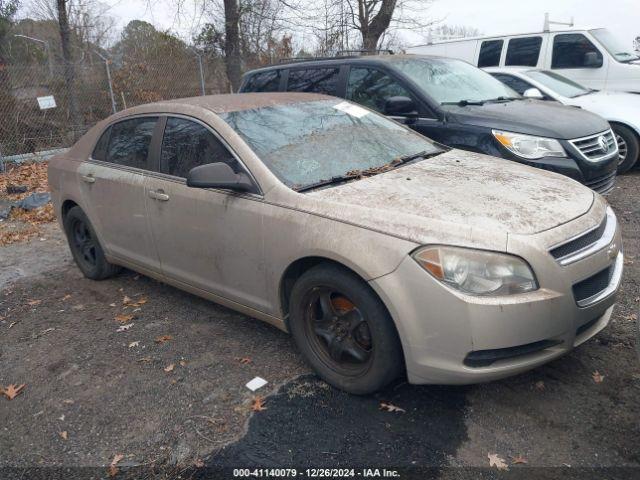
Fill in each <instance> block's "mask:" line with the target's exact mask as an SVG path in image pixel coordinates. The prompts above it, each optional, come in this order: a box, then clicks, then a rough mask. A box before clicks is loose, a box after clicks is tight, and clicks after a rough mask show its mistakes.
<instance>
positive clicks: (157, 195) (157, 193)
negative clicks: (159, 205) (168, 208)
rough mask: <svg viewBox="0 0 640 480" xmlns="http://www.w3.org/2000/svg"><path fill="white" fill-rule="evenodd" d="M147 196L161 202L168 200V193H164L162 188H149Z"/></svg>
mask: <svg viewBox="0 0 640 480" xmlns="http://www.w3.org/2000/svg"><path fill="white" fill-rule="evenodd" d="M149 196H150V197H151V198H153V199H154V200H160V201H161V202H166V201H168V200H169V195H167V194H166V193H164V190H149Z"/></svg>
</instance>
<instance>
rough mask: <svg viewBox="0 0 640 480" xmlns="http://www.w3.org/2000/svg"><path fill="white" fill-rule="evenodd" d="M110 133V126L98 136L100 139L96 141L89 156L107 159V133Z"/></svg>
mask: <svg viewBox="0 0 640 480" xmlns="http://www.w3.org/2000/svg"><path fill="white" fill-rule="evenodd" d="M110 133H111V127H109V128H107V129H106V130H105V131H104V133H103V134H102V135H101V136H100V140H98V143H96V147H95V148H94V149H93V153H92V154H91V158H93V159H94V160H102V161H103V162H104V161H106V160H107V146H108V144H109V134H110Z"/></svg>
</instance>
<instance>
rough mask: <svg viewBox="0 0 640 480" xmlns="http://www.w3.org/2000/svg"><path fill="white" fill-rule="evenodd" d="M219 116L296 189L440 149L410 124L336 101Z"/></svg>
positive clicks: (396, 162) (384, 166)
mask: <svg viewBox="0 0 640 480" xmlns="http://www.w3.org/2000/svg"><path fill="white" fill-rule="evenodd" d="M220 117H221V118H222V119H223V120H224V121H225V122H226V123H227V124H228V125H229V126H230V127H231V128H233V129H234V130H235V131H236V132H237V133H238V134H239V135H240V136H241V137H242V139H243V140H244V141H245V142H246V143H247V145H249V146H250V147H251V149H252V150H253V151H254V152H255V153H256V154H257V155H258V157H260V159H261V160H262V162H263V163H264V164H265V165H266V166H267V167H268V168H269V169H270V170H271V171H272V172H273V173H274V174H275V175H276V176H277V177H278V178H279V179H280V180H281V181H282V182H283V183H285V184H286V185H288V186H289V187H291V188H293V189H294V190H300V189H303V188H305V187H309V186H310V185H318V184H321V183H323V182H324V183H329V181H331V179H336V178H340V177H350V178H358V177H360V176H363V175H370V174H372V173H376V170H377V169H379V171H380V172H382V171H386V169H389V168H392V167H393V166H395V165H397V164H399V163H400V160H401V159H402V158H405V157H409V156H413V155H417V154H419V155H420V156H423V155H424V156H432V155H434V154H437V153H439V152H442V151H443V150H441V149H440V148H438V147H437V146H435V145H434V144H433V143H432V142H431V141H429V140H427V139H426V138H424V137H422V136H421V135H418V134H417V133H414V132H413V131H411V130H409V129H408V128H405V127H403V126H401V125H399V124H397V123H395V122H393V121H391V120H388V119H386V118H385V117H383V116H381V115H378V114H376V113H373V112H371V111H369V110H367V109H365V108H362V107H359V106H357V105H355V104H352V103H349V102H345V101H340V100H321V101H313V102H300V103H292V104H285V105H275V106H270V107H264V108H257V109H252V110H240V111H236V112H227V113H222V114H220Z"/></svg>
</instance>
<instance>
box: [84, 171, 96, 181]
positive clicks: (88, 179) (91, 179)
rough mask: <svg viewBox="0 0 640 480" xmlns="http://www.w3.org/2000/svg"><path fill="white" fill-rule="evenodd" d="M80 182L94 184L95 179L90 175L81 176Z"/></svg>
mask: <svg viewBox="0 0 640 480" xmlns="http://www.w3.org/2000/svg"><path fill="white" fill-rule="evenodd" d="M82 180H84V181H85V182H87V183H96V177H94V176H93V174H91V173H90V174H89V175H82Z"/></svg>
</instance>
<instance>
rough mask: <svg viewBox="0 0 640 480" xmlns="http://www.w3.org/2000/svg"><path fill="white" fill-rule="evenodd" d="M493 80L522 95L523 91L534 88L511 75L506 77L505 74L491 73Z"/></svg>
mask: <svg viewBox="0 0 640 480" xmlns="http://www.w3.org/2000/svg"><path fill="white" fill-rule="evenodd" d="M491 75H493V76H494V77H495V78H497V79H498V80H500V81H501V82H502V83H504V84H505V85H507V86H508V87H511V88H513V89H514V90H515V91H516V92H518V93H519V94H520V95H522V94H523V93H524V92H525V91H527V90H529V89H530V88H535V87H534V86H533V85H531V84H530V83H529V82H525V81H524V80H522V79H521V78H518V77H514V76H513V75H507V74H506V73H492V74H491Z"/></svg>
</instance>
